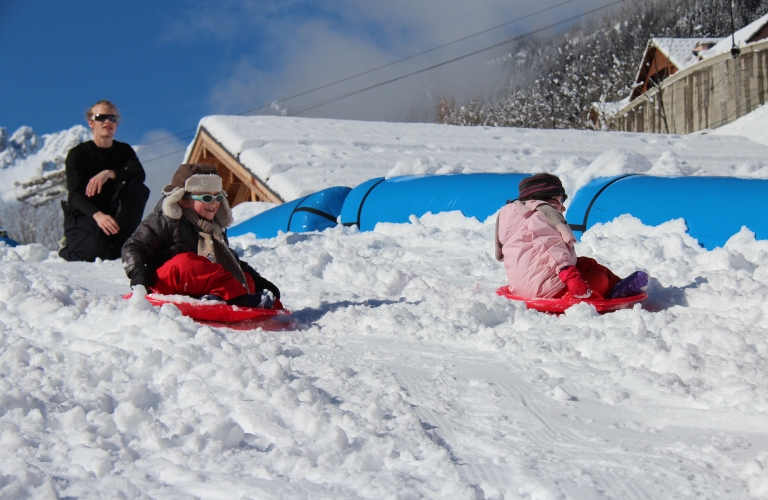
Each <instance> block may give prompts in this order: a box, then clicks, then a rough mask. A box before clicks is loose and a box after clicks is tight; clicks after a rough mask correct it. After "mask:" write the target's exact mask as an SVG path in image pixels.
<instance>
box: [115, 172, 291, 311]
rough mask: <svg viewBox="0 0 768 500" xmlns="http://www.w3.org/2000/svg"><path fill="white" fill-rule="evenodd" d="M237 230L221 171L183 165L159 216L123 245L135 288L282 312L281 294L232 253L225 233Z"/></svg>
mask: <svg viewBox="0 0 768 500" xmlns="http://www.w3.org/2000/svg"><path fill="white" fill-rule="evenodd" d="M231 224H232V211H231V209H230V208H229V204H228V203H227V198H226V196H225V194H224V192H223V191H222V183H221V177H219V176H218V175H216V167H214V166H213V165H205V164H202V163H191V164H185V165H181V166H180V167H179V168H178V170H177V171H176V173H175V174H174V175H173V180H172V182H171V184H169V185H168V186H166V187H165V189H164V190H163V198H162V199H161V200H160V203H158V206H157V207H156V208H155V211H154V212H152V213H151V214H149V216H148V217H147V218H146V219H144V220H143V221H142V222H141V224H140V225H139V227H138V228H137V229H136V231H135V232H134V233H133V235H131V237H130V238H128V241H126V242H125V245H123V250H122V258H123V267H124V268H125V272H126V274H127V275H128V277H129V278H130V279H131V287H133V286H136V285H144V287H145V288H146V289H147V291H152V292H155V293H159V294H163V295H176V294H178V295H190V296H192V297H198V298H207V299H215V300H223V301H226V302H227V304H230V305H237V306H244V307H259V308H272V307H273V306H279V300H277V299H279V298H280V290H278V288H277V287H276V286H275V285H273V284H272V283H270V282H269V281H268V280H266V279H265V278H263V277H261V276H260V275H259V273H257V272H256V271H255V270H254V269H253V268H252V267H251V266H249V265H248V264H247V263H246V262H243V261H241V260H240V259H239V258H238V256H237V254H236V253H235V252H234V251H233V250H231V249H230V248H229V243H228V241H227V237H226V235H225V234H224V228H226V227H227V226H229V225H231Z"/></svg>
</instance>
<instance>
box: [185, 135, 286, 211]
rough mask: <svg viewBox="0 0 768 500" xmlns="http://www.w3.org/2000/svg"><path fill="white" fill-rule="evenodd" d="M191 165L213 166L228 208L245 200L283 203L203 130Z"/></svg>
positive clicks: (194, 146) (193, 153) (194, 150)
mask: <svg viewBox="0 0 768 500" xmlns="http://www.w3.org/2000/svg"><path fill="white" fill-rule="evenodd" d="M187 162H188V163H206V164H208V165H214V166H215V167H216V171H217V172H218V174H219V176H221V179H222V184H223V187H224V191H225V192H226V193H227V201H228V202H229V206H231V207H234V206H236V205H239V204H240V203H243V202H244V201H268V202H272V203H283V200H282V199H281V198H280V197H279V196H278V195H277V194H276V193H274V192H273V191H272V190H271V189H269V188H268V187H267V186H266V184H264V183H263V182H262V181H261V179H259V178H258V177H256V176H255V175H253V174H252V173H251V172H249V171H248V170H247V169H246V168H245V167H243V166H242V165H241V164H240V162H239V161H237V159H235V158H234V157H233V156H232V155H231V154H230V153H229V152H228V151H227V150H226V149H224V147H223V146H222V145H221V144H219V143H218V141H216V140H215V139H214V138H213V136H211V134H210V133H209V132H208V131H207V130H205V128H203V127H200V129H199V130H198V131H197V135H196V136H195V142H194V144H193V146H192V153H191V154H190V155H189V159H188V160H187Z"/></svg>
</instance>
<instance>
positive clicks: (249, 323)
mask: <svg viewBox="0 0 768 500" xmlns="http://www.w3.org/2000/svg"><path fill="white" fill-rule="evenodd" d="M132 295H133V294H132V293H129V294H127V295H123V298H124V299H130V298H131V296H132ZM146 299H147V301H148V302H149V303H150V304H152V305H153V306H162V305H163V304H173V305H175V306H176V307H178V308H179V311H181V314H182V315H184V316H188V317H190V318H192V319H193V320H195V321H197V322H198V323H203V324H206V325H210V326H225V327H227V328H234V329H237V330H251V329H254V328H259V327H261V328H264V329H265V330H277V329H283V328H280V324H279V323H275V324H272V323H270V320H272V319H277V317H278V316H289V315H290V314H291V311H289V310H287V309H283V307H282V304H281V303H280V302H279V301H277V302H276V305H278V306H279V308H278V309H261V308H256V307H240V306H231V305H229V304H226V303H224V302H216V301H209V300H197V299H192V298H191V297H183V296H180V295H159V294H155V293H148V294H147V295H146Z"/></svg>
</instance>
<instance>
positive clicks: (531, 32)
mask: <svg viewBox="0 0 768 500" xmlns="http://www.w3.org/2000/svg"><path fill="white" fill-rule="evenodd" d="M625 1H626V0H616V1H614V2H611V3H609V4H606V5H603V6H602V7H597V8H595V9H592V10H588V11H586V12H584V13H582V14H579V15H576V16H572V17H569V18H567V19H563V20H562V21H558V22H556V23H552V24H550V25H547V26H544V27H542V28H538V29H535V30H533V31H530V32H528V33H524V34H522V35H518V36H515V37H512V38H508V39H507V40H504V41H501V42H498V43H495V44H493V45H489V46H488V47H484V48H482V49H478V50H474V51H472V52H469V53H467V54H464V55H461V56H458V57H454V58H452V59H449V60H447V61H443V62H441V63H437V64H433V65H432V66H428V67H426V68H422V69H419V70H416V71H413V72H411V73H407V74H405V75H401V76H398V77H395V78H390V79H389V80H386V81H383V82H380V83H376V84H373V85H369V86H367V87H364V88H362V89H358V90H353V91H350V92H347V93H345V94H342V95H340V96H337V97H332V98H329V99H326V100H325V101H321V102H319V103H317V104H311V105H309V106H306V107H304V108H301V109H299V110H297V111H294V112H292V113H289V115H290V116H295V115H297V114H299V113H305V112H307V111H310V110H312V109H315V108H319V107H321V106H325V105H326V104H330V103H332V102H336V101H339V100H341V99H346V98H347V97H351V96H353V95H356V94H360V93H362V92H366V91H368V90H371V89H375V88H377V87H381V86H383V85H387V84H390V83H393V82H396V81H399V80H403V79H405V78H408V77H410V76H413V75H418V74H420V73H425V72H427V71H430V70H433V69H435V68H439V67H441V66H445V65H447V64H451V63H454V62H456V61H460V60H462V59H466V58H468V57H472V56H475V55H477V54H480V53H482V52H486V51H488V50H491V49H495V48H497V47H501V46H502V45H506V44H508V43H512V42H516V41H519V40H523V39H525V38H530V37H532V36H533V35H535V34H537V33H541V32H542V31H546V30H549V29H551V28H554V27H555V26H559V25H561V24H566V23H569V22H571V21H574V20H576V19H579V18H580V17H583V16H585V15H588V14H594V13H595V12H599V11H601V10H604V9H607V8H609V7H613V6H614V5H618V4H620V3H624V2H625Z"/></svg>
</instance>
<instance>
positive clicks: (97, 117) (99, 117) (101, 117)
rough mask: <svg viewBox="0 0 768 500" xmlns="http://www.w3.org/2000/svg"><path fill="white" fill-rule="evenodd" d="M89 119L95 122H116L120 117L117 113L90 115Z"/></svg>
mask: <svg viewBox="0 0 768 500" xmlns="http://www.w3.org/2000/svg"><path fill="white" fill-rule="evenodd" d="M91 120H93V121H96V122H105V121H107V120H109V121H111V122H112V123H117V122H119V121H120V117H119V116H117V115H93V116H92V117H91Z"/></svg>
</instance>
